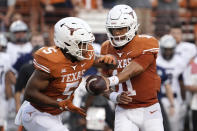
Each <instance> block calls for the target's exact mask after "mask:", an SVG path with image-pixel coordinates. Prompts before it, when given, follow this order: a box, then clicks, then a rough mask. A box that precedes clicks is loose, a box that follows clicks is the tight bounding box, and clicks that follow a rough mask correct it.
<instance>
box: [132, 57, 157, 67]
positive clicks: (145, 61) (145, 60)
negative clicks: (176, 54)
mask: <svg viewBox="0 0 197 131" xmlns="http://www.w3.org/2000/svg"><path fill="white" fill-rule="evenodd" d="M154 59H155V57H154V55H153V54H143V55H140V56H138V57H136V58H134V59H133V61H135V62H137V63H138V64H140V65H141V66H142V67H143V68H144V69H146V68H147V67H148V66H149V65H150V64H152V63H153V61H154Z"/></svg>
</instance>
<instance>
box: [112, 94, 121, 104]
mask: <svg viewBox="0 0 197 131" xmlns="http://www.w3.org/2000/svg"><path fill="white" fill-rule="evenodd" d="M118 95H120V93H118V92H112V93H110V95H109V99H110V100H111V101H112V102H114V103H118V102H117V97H118Z"/></svg>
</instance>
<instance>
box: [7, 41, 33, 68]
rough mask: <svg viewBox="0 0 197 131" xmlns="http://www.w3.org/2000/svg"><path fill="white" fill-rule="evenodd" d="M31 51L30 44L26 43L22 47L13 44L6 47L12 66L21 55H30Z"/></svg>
mask: <svg viewBox="0 0 197 131" xmlns="http://www.w3.org/2000/svg"><path fill="white" fill-rule="evenodd" d="M31 51H32V45H31V43H30V42H27V43H25V44H22V45H19V44H13V43H11V42H9V43H8V45H7V53H8V54H9V55H10V58H11V62H12V63H11V64H12V65H14V64H15V63H16V61H17V59H18V58H19V57H20V56H21V55H23V54H27V53H30V52H31Z"/></svg>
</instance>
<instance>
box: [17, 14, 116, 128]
mask: <svg viewBox="0 0 197 131" xmlns="http://www.w3.org/2000/svg"><path fill="white" fill-rule="evenodd" d="M94 39H95V38H94V35H93V33H92V32H91V29H90V27H89V25H88V24H87V23H86V22H85V21H83V20H81V19H79V18H75V17H67V18H63V19H61V20H59V21H58V22H57V23H56V24H55V27H54V43H55V46H52V47H43V48H41V49H39V50H38V51H37V52H36V53H35V55H34V61H33V62H34V65H35V68H36V69H35V71H34V72H33V74H32V76H31V77H30V79H29V81H28V83H27V86H26V91H25V94H24V97H25V100H27V101H29V102H25V104H23V105H22V107H21V108H20V109H19V111H18V114H17V117H16V121H15V122H16V123H17V124H21V123H22V124H23V126H24V127H25V128H26V129H27V130H28V131H68V129H67V128H66V127H65V126H63V124H62V122H61V113H62V112H63V111H72V112H76V113H79V114H81V115H82V116H85V115H86V114H85V111H84V110H83V109H81V108H78V107H76V106H74V105H73V104H72V99H73V97H74V95H73V93H74V91H75V89H76V88H77V87H78V85H79V83H80V82H81V79H82V76H83V74H84V72H85V71H86V70H87V69H88V68H90V67H91V66H92V65H93V64H96V65H99V64H98V61H99V59H101V58H102V59H104V60H105V61H107V62H106V63H108V64H115V63H116V61H115V58H114V57H112V56H111V55H105V56H101V57H97V56H95V55H94V51H93V47H92V45H91V44H92V42H93V41H94ZM21 116H22V118H21V119H20V117H21Z"/></svg>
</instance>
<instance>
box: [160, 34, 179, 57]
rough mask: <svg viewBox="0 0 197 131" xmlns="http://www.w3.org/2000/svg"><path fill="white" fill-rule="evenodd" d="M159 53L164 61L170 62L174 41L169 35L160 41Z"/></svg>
mask: <svg viewBox="0 0 197 131" xmlns="http://www.w3.org/2000/svg"><path fill="white" fill-rule="evenodd" d="M159 43H160V53H161V55H162V57H163V58H164V59H165V60H171V59H172V58H173V56H174V52H175V48H176V40H175V39H174V38H173V37H172V36H171V35H164V36H163V37H161V39H160V41H159Z"/></svg>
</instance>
